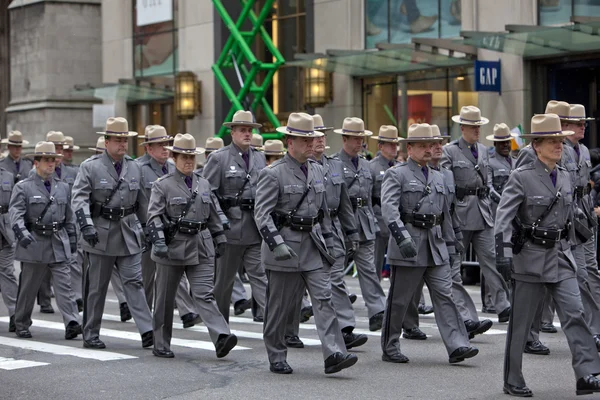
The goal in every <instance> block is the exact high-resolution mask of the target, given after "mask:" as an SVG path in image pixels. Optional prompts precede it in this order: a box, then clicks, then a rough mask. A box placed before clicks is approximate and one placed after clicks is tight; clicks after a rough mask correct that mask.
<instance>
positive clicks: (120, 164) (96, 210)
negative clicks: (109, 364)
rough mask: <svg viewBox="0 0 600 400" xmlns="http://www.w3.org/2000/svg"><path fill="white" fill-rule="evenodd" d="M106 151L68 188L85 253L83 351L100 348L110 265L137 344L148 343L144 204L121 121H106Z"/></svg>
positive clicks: (87, 164)
mask: <svg viewBox="0 0 600 400" xmlns="http://www.w3.org/2000/svg"><path fill="white" fill-rule="evenodd" d="M100 134H102V135H104V136H105V139H106V140H105V145H106V151H105V152H104V153H102V154H100V155H96V156H93V157H91V159H90V160H89V161H87V162H85V163H83V164H82V165H81V167H80V170H79V174H78V175H77V179H76V180H75V185H74V186H73V209H74V211H75V216H76V217H77V223H78V224H79V226H80V228H81V233H82V236H83V239H84V240H85V243H83V250H84V251H87V252H88V253H89V264H90V266H93V268H92V267H90V268H88V269H87V271H86V274H85V289H86V290H85V299H84V314H83V315H84V328H83V338H84V342H83V345H84V347H89V348H97V349H103V348H105V347H106V345H105V344H104V343H103V342H102V341H101V340H100V337H99V335H100V326H101V323H102V313H103V311H104V302H105V301H106V291H107V289H108V283H109V281H110V277H111V274H112V271H113V268H114V266H115V265H116V266H117V268H118V269H119V275H120V277H121V280H122V281H123V287H124V290H125V296H126V298H127V304H128V306H129V309H130V310H131V314H132V315H133V318H134V320H135V323H136V325H137V328H138V330H139V332H140V334H141V335H142V346H143V347H150V346H152V344H153V339H152V337H153V335H152V317H151V315H150V310H149V309H148V304H147V303H146V296H145V295H144V287H143V285H142V276H141V275H142V272H141V265H140V264H141V252H142V247H143V244H144V237H143V232H142V225H141V223H145V222H146V210H147V208H146V207H147V202H148V199H147V198H146V195H145V191H144V190H142V189H141V188H140V184H141V181H142V174H141V172H140V167H139V165H138V164H137V163H136V162H134V161H133V159H131V157H129V156H127V155H126V154H127V147H128V141H129V138H130V137H134V136H136V135H137V133H136V132H130V131H129V127H128V124H127V120H126V119H125V118H121V117H116V118H113V117H111V118H108V120H107V121H106V129H105V131H104V132H100Z"/></svg>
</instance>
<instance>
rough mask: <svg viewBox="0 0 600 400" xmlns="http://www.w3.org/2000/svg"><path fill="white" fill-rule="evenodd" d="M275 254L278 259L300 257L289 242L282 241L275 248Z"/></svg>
mask: <svg viewBox="0 0 600 400" xmlns="http://www.w3.org/2000/svg"><path fill="white" fill-rule="evenodd" d="M273 254H274V255H275V259H276V260H277V261H285V260H290V259H291V258H292V257H298V255H297V254H296V252H295V251H294V250H293V249H292V248H291V247H290V246H288V245H287V244H285V243H281V244H280V245H279V246H277V247H275V248H274V249H273Z"/></svg>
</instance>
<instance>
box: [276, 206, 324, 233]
mask: <svg viewBox="0 0 600 400" xmlns="http://www.w3.org/2000/svg"><path fill="white" fill-rule="evenodd" d="M271 216H272V218H273V222H274V223H275V226H276V227H277V229H278V230H279V229H281V228H283V227H284V226H285V227H289V228H290V229H291V230H293V231H301V232H312V228H313V226H315V225H317V224H318V223H320V222H321V221H323V212H322V211H320V210H319V214H318V215H317V216H316V217H303V216H300V215H292V216H290V215H289V214H280V213H273V214H271Z"/></svg>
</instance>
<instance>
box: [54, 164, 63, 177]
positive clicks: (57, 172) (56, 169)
mask: <svg viewBox="0 0 600 400" xmlns="http://www.w3.org/2000/svg"><path fill="white" fill-rule="evenodd" d="M54 170H55V171H56V175H57V176H58V177H59V178H60V177H61V176H60V175H61V173H62V172H61V170H60V167H56V168H54Z"/></svg>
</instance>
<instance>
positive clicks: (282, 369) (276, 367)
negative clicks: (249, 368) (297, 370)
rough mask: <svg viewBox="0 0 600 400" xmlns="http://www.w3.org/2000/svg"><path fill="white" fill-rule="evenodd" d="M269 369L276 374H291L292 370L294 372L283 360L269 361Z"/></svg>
mask: <svg viewBox="0 0 600 400" xmlns="http://www.w3.org/2000/svg"><path fill="white" fill-rule="evenodd" d="M269 369H270V370H271V372H273V373H276V374H291V373H292V372H294V370H293V369H292V367H290V365H289V364H288V363H287V362H285V361H281V362H276V363H271V366H270V367H269Z"/></svg>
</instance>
